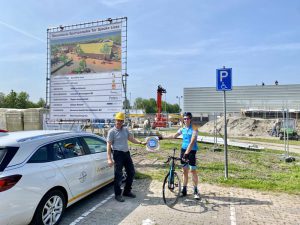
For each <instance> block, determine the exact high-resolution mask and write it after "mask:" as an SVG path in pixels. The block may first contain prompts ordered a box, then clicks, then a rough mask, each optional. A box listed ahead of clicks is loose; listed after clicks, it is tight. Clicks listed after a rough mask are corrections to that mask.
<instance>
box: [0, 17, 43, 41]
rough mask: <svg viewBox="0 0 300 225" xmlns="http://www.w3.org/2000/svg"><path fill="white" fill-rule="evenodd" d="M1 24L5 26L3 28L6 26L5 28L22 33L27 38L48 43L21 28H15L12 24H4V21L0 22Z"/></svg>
mask: <svg viewBox="0 0 300 225" xmlns="http://www.w3.org/2000/svg"><path fill="white" fill-rule="evenodd" d="M0 24H1V25H3V26H5V27H7V28H9V29H11V30H13V31H16V32H18V33H20V34H23V35H25V36H27V37H29V38H33V39H35V40H38V41H40V42H43V43H45V42H46V41H45V40H44V39H42V38H39V37H37V36H35V35H32V34H30V33H28V32H27V31H25V30H22V29H20V28H18V27H15V26H13V25H11V24H8V23H5V22H3V21H1V20H0Z"/></svg>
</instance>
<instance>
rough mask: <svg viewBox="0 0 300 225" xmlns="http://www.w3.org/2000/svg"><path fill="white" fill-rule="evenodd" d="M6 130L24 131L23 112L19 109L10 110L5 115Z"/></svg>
mask: <svg viewBox="0 0 300 225" xmlns="http://www.w3.org/2000/svg"><path fill="white" fill-rule="evenodd" d="M5 116H6V129H7V130H8V131H20V130H24V124H23V112H22V111H21V110H18V109H10V110H8V111H7V112H6V113H5Z"/></svg>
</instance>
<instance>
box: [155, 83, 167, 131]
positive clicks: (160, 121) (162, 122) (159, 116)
mask: <svg viewBox="0 0 300 225" xmlns="http://www.w3.org/2000/svg"><path fill="white" fill-rule="evenodd" d="M165 93H167V91H166V89H164V88H163V87H162V86H160V85H158V87H157V99H156V105H157V113H156V115H155V121H154V122H153V124H152V128H156V127H167V121H168V119H167V117H166V116H165V115H164V114H163V113H162V106H161V98H162V95H163V94H165Z"/></svg>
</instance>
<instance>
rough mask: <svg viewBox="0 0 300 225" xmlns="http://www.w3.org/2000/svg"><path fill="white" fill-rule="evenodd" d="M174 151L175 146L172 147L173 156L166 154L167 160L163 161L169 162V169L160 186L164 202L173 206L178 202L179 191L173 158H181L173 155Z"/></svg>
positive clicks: (179, 182)
mask: <svg viewBox="0 0 300 225" xmlns="http://www.w3.org/2000/svg"><path fill="white" fill-rule="evenodd" d="M175 151H176V148H174V149H173V156H168V160H167V161H166V162H165V163H170V169H169V172H168V174H167V175H166V177H165V179H164V183H163V187H162V195H163V200H164V203H165V204H166V205H167V206H169V207H173V206H174V205H175V204H176V203H177V202H178V199H179V196H180V191H181V181H180V179H179V176H178V174H177V173H176V171H175V160H181V158H178V157H175ZM186 163H188V162H186Z"/></svg>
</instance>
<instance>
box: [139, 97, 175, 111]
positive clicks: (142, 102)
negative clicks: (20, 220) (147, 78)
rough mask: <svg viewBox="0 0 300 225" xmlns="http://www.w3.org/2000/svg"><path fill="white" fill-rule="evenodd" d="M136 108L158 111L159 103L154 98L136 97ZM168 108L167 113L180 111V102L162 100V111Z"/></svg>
mask: <svg viewBox="0 0 300 225" xmlns="http://www.w3.org/2000/svg"><path fill="white" fill-rule="evenodd" d="M134 108H136V109H144V110H145V112H146V113H156V112H157V104H156V100H155V99H154V98H150V99H143V98H136V99H135V102H134ZM165 108H166V111H167V113H179V111H180V109H179V105H178V104H174V105H173V104H169V103H166V102H164V101H162V111H163V112H164V111H165Z"/></svg>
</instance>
